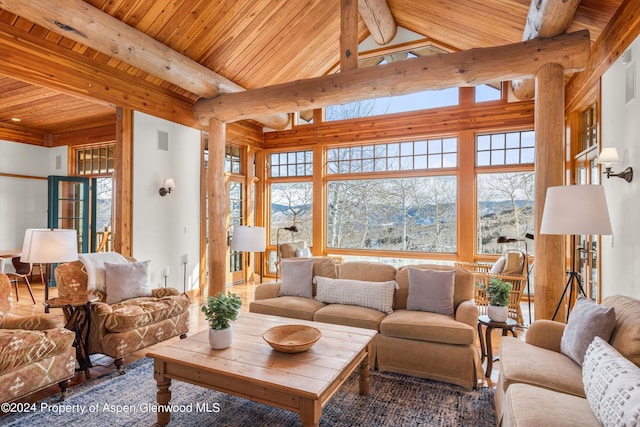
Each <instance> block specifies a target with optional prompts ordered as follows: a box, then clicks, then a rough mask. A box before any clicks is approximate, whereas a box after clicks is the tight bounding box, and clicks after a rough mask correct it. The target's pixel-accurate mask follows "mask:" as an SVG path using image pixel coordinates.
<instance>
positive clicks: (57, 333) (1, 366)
mask: <svg viewBox="0 0 640 427" xmlns="http://www.w3.org/2000/svg"><path fill="white" fill-rule="evenodd" d="M74 339H75V334H74V333H73V332H71V331H69V330H67V329H64V328H57V329H47V330H44V331H30V330H25V329H17V330H15V329H0V354H2V357H0V373H5V372H9V371H12V370H14V369H16V368H18V367H20V366H23V365H28V364H30V363H33V362H37V361H39V360H43V359H46V358H48V357H51V356H55V355H57V354H60V353H63V352H65V351H66V350H67V349H68V348H69V347H71V346H72V345H73V340H74Z"/></svg>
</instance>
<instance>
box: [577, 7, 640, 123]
mask: <svg viewBox="0 0 640 427" xmlns="http://www.w3.org/2000/svg"><path fill="white" fill-rule="evenodd" d="M638 10H640V0H624V1H623V2H622V4H621V5H620V7H619V8H618V10H617V11H616V13H615V15H613V17H612V18H611V20H610V21H609V24H608V25H607V26H606V27H605V29H604V31H603V32H602V34H601V35H600V37H599V38H598V40H597V41H596V42H595V43H594V45H593V48H592V49H591V55H590V56H589V61H587V66H586V68H585V70H584V71H583V72H582V73H578V74H576V75H574V76H573V77H571V80H569V83H567V87H566V90H565V94H566V96H565V108H566V109H567V111H572V110H575V109H577V108H580V103H581V102H583V101H584V100H585V99H589V98H590V95H591V92H597V90H598V88H599V85H598V81H599V80H600V78H601V77H602V75H603V74H604V73H605V72H606V71H607V70H608V69H609V67H611V64H613V63H614V62H615V61H616V60H617V59H618V57H620V55H622V53H623V52H624V50H625V49H627V48H628V47H629V46H630V45H631V43H632V42H633V41H634V40H635V39H636V38H637V37H638V36H639V35H640V13H638Z"/></svg>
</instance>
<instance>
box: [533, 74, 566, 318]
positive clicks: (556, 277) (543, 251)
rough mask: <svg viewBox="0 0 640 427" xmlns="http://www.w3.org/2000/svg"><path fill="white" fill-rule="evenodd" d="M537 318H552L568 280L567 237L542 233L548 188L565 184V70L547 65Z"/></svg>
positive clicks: (541, 121) (539, 156) (538, 176)
mask: <svg viewBox="0 0 640 427" xmlns="http://www.w3.org/2000/svg"><path fill="white" fill-rule="evenodd" d="M535 97H536V102H535V131H536V172H535V182H536V206H535V224H536V250H535V257H536V258H535V259H536V268H535V275H534V279H535V318H536V319H551V317H552V316H553V311H554V310H555V306H556V304H557V301H558V299H559V298H560V295H561V294H562V290H563V288H564V285H565V282H566V279H565V271H564V237H563V236H559V235H548V234H539V233H538V232H539V230H540V223H541V222H542V212H543V211H544V203H545V199H546V196H547V188H549V187H554V186H557V185H563V176H564V144H563V135H564V69H563V67H562V66H560V65H558V64H546V65H544V66H543V67H542V68H541V69H540V70H539V71H538V73H537V75H536V95H535Z"/></svg>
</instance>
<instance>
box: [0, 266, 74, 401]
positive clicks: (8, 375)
mask: <svg viewBox="0 0 640 427" xmlns="http://www.w3.org/2000/svg"><path fill="white" fill-rule="evenodd" d="M10 309H11V285H10V283H9V278H8V277H7V275H5V274H4V273H0V403H4V402H11V401H13V400H17V399H20V398H22V397H24V396H26V395H28V394H31V393H34V392H36V391H38V390H41V389H43V388H45V387H48V386H50V385H52V384H56V383H57V384H58V385H59V386H60V389H61V390H62V396H61V399H62V400H64V398H65V396H66V393H67V386H68V384H69V382H70V381H69V380H70V378H72V377H73V376H74V374H75V366H76V350H75V348H74V347H73V340H74V338H75V334H74V333H73V332H71V331H69V330H67V329H65V328H64V327H63V324H62V321H61V319H60V318H58V317H57V316H53V315H44V314H38V315H32V316H17V315H13V314H10V313H9V310H10Z"/></svg>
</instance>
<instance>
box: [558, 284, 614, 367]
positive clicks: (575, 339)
mask: <svg viewBox="0 0 640 427" xmlns="http://www.w3.org/2000/svg"><path fill="white" fill-rule="evenodd" d="M615 327H616V312H615V310H614V308H613V307H606V306H604V305H600V304H596V303H595V302H594V301H593V300H591V299H589V298H586V297H579V298H578V299H577V301H576V305H575V306H574V307H573V310H572V311H571V313H570V316H569V321H568V322H567V326H566V327H565V328H564V332H563V334H562V339H561V340H560V352H561V353H562V354H564V355H565V356H567V357H569V358H571V359H572V360H573V361H574V362H576V363H577V364H579V365H580V366H582V363H583V361H584V355H585V353H586V352H587V348H588V347H589V344H591V343H592V342H593V339H594V338H595V337H600V338H602V339H603V340H605V341H609V338H611V334H612V333H613V329H614V328H615Z"/></svg>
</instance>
